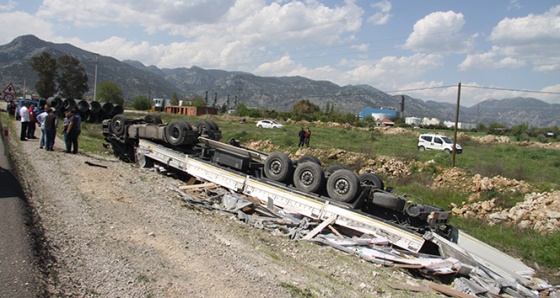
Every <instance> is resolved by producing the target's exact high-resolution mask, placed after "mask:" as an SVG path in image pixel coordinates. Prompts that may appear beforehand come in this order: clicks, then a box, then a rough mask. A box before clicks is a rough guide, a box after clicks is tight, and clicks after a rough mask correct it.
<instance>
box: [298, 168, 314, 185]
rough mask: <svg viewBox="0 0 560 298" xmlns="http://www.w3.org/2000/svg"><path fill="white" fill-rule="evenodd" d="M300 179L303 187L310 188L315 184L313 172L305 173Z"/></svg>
mask: <svg viewBox="0 0 560 298" xmlns="http://www.w3.org/2000/svg"><path fill="white" fill-rule="evenodd" d="M299 179H300V181H301V183H302V184H303V185H305V186H309V185H311V184H313V181H315V175H313V172H311V171H303V172H302V173H301V175H300V176H299Z"/></svg>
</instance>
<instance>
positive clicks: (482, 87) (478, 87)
mask: <svg viewBox="0 0 560 298" xmlns="http://www.w3.org/2000/svg"><path fill="white" fill-rule="evenodd" d="M462 87H467V88H477V89H490V90H503V91H516V92H527V93H541V94H560V92H550V91H537V90H524V89H510V88H497V87H484V86H469V85H462Z"/></svg>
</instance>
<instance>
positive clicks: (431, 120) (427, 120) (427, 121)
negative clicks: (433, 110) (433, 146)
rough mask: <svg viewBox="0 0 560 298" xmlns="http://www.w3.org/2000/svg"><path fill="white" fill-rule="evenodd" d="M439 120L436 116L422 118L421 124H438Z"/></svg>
mask: <svg viewBox="0 0 560 298" xmlns="http://www.w3.org/2000/svg"><path fill="white" fill-rule="evenodd" d="M440 124H441V121H440V120H439V119H438V118H428V117H424V118H422V125H424V126H429V125H440Z"/></svg>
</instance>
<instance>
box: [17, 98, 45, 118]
mask: <svg viewBox="0 0 560 298" xmlns="http://www.w3.org/2000/svg"><path fill="white" fill-rule="evenodd" d="M24 103H28V104H30V105H34V106H35V111H39V102H38V101H36V100H31V99H20V100H19V101H18V105H17V108H16V110H15V111H14V112H15V116H16V120H18V121H19V118H20V116H19V110H20V109H21V107H23V104H24Z"/></svg>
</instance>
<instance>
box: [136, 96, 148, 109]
mask: <svg viewBox="0 0 560 298" xmlns="http://www.w3.org/2000/svg"><path fill="white" fill-rule="evenodd" d="M132 108H133V109H135V110H139V111H147V110H149V109H150V108H151V103H150V100H149V99H148V97H147V96H144V95H139V96H136V97H134V99H132Z"/></svg>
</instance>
